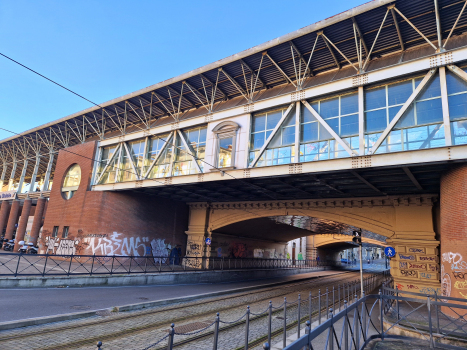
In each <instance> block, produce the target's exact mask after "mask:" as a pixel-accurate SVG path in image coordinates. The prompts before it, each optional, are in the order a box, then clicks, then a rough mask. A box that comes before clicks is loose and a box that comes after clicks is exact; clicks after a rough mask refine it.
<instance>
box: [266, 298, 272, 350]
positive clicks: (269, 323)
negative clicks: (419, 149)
mask: <svg viewBox="0 0 467 350" xmlns="http://www.w3.org/2000/svg"><path fill="white" fill-rule="evenodd" d="M271 324H272V301H269V317H268V342H267V343H266V344H268V349H269V344H271Z"/></svg>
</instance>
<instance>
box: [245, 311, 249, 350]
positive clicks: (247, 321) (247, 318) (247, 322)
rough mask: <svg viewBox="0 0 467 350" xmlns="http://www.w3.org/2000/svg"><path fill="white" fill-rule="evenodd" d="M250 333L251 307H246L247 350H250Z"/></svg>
mask: <svg viewBox="0 0 467 350" xmlns="http://www.w3.org/2000/svg"><path fill="white" fill-rule="evenodd" d="M249 333H250V307H249V306H247V307H246V319H245V350H248V334H249Z"/></svg>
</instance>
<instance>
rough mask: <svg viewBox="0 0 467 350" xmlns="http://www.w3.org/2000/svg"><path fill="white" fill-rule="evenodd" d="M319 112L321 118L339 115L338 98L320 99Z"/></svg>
mask: <svg viewBox="0 0 467 350" xmlns="http://www.w3.org/2000/svg"><path fill="white" fill-rule="evenodd" d="M319 114H320V115H321V117H322V118H323V119H328V118H332V117H336V116H338V115H339V98H333V99H330V100H325V101H321V106H320V112H319Z"/></svg>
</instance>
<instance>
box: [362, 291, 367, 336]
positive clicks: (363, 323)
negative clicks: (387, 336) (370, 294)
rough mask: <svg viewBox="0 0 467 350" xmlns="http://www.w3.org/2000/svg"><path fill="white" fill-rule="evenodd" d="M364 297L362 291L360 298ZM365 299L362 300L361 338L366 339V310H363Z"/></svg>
mask: <svg viewBox="0 0 467 350" xmlns="http://www.w3.org/2000/svg"><path fill="white" fill-rule="evenodd" d="M363 298H365V292H362V299H363ZM365 311H366V310H365V300H363V302H362V333H363V340H364V341H366V336H367V334H366V327H365V326H366V312H365Z"/></svg>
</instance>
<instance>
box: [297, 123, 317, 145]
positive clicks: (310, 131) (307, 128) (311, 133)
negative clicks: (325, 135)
mask: <svg viewBox="0 0 467 350" xmlns="http://www.w3.org/2000/svg"><path fill="white" fill-rule="evenodd" d="M301 129H302V133H301V134H302V135H301V137H302V140H301V142H310V141H317V140H318V123H308V124H303V125H302V127H301Z"/></svg>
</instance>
